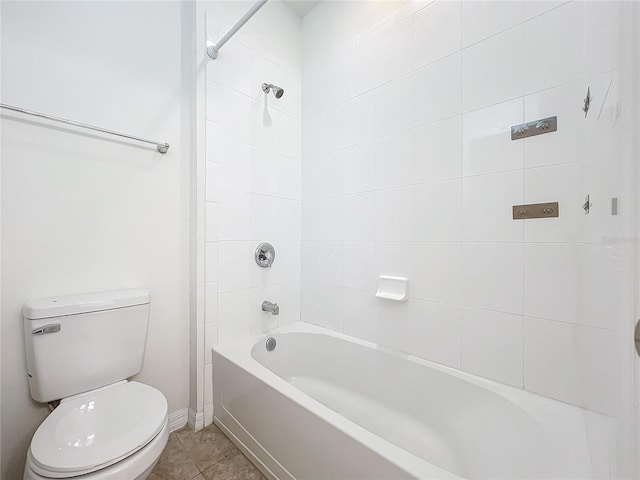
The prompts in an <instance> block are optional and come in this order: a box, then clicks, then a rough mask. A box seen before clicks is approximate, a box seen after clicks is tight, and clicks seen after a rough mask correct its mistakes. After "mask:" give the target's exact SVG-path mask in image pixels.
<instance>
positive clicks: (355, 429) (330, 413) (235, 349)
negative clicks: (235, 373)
mask: <svg viewBox="0 0 640 480" xmlns="http://www.w3.org/2000/svg"><path fill="white" fill-rule="evenodd" d="M287 333H308V334H313V335H326V336H329V337H334V338H337V339H339V340H343V341H346V342H350V343H354V344H357V345H360V346H363V347H367V348H372V349H374V350H377V351H380V352H381V353H384V354H388V355H391V356H393V357H396V358H399V359H402V360H407V361H410V362H413V363H416V364H418V365H420V366H422V367H426V368H432V369H434V370H436V371H438V372H441V373H444V374H448V375H451V376H453V377H454V378H457V379H460V380H462V381H465V382H469V383H471V384H472V385H476V386H478V387H480V388H483V389H486V390H488V391H490V392H492V393H494V394H496V395H498V396H499V397H501V398H502V399H504V400H506V401H508V402H510V403H513V404H515V405H517V406H518V407H520V408H521V409H522V410H523V411H524V412H526V413H527V414H528V415H531V416H533V417H534V418H535V417H536V413H538V414H540V410H542V411H544V410H546V409H552V410H553V411H555V410H558V409H559V412H561V413H563V414H564V413H566V414H567V415H571V416H574V417H575V418H574V421H577V422H579V425H580V429H579V431H578V430H575V431H572V435H573V436H574V437H575V438H576V439H578V438H579V439H580V443H581V446H582V447H583V448H586V450H585V452H584V453H585V455H586V458H587V460H588V461H587V462H586V463H585V465H584V467H586V468H587V469H588V470H589V472H590V476H589V477H587V478H593V474H594V465H593V458H592V452H591V446H590V441H589V437H588V431H587V428H588V426H587V419H586V417H585V412H590V413H594V414H597V415H602V414H600V413H598V412H591V411H590V410H586V409H583V408H581V407H578V406H576V405H572V404H569V403H565V402H562V401H560V400H556V399H553V398H550V397H547V396H544V395H541V394H538V393H535V392H530V391H528V390H524V389H522V388H518V387H515V386H511V385H507V384H503V383H500V382H497V381H494V380H491V379H488V378H484V377H480V376H477V375H474V374H471V373H468V372H464V371H462V370H458V369H456V368H453V367H449V366H446V365H442V364H438V363H435V362H432V361H429V360H425V359H423V358H420V357H416V356H415V355H411V354H409V353H404V352H399V351H396V350H392V349H390V348H387V347H384V346H381V345H377V344H375V343H373V342H370V341H367V340H362V339H359V338H356V337H351V336H349V335H346V334H343V333H341V332H336V331H334V330H329V329H327V328H324V327H321V326H317V325H313V324H309V323H306V322H295V323H292V324H289V325H286V326H282V327H278V328H274V329H270V330H267V331H266V332H264V333H261V334H257V335H252V336H251V337H247V338H244V339H242V340H238V341H235V342H230V343H226V344H223V345H219V346H216V347H214V348H213V349H212V350H213V360H214V361H215V356H216V355H220V356H222V357H224V358H225V359H227V360H228V361H230V362H231V363H233V364H235V366H237V367H239V368H241V369H242V370H244V371H245V372H247V373H248V374H249V375H252V376H254V377H255V378H256V380H258V381H260V382H262V383H264V384H266V385H267V386H269V387H271V388H273V389H275V390H276V391H277V392H279V393H280V394H282V395H285V396H287V397H288V398H290V399H291V400H292V401H294V402H295V403H297V404H299V405H300V406H302V407H303V408H305V409H306V410H308V411H309V412H310V413H311V414H313V415H316V416H318V417H320V418H322V419H323V420H325V421H327V422H328V423H330V424H331V425H332V426H333V427H335V428H337V429H339V430H340V431H342V432H344V433H345V434H346V435H349V436H350V437H351V438H353V439H355V440H357V441H359V442H362V443H364V444H365V445H367V446H368V447H369V448H371V449H372V450H373V451H375V452H376V453H377V454H379V455H381V456H382V457H383V458H384V459H386V460H387V461H389V462H392V463H394V464H395V465H397V466H399V468H401V469H403V470H405V471H406V472H407V473H409V474H410V475H414V476H415V477H416V478H424V477H425V475H433V476H434V477H433V478H443V479H444V478H451V479H463V478H465V477H460V476H458V475H456V474H454V473H452V472H449V471H447V470H444V469H442V468H441V467H438V466H437V465H434V464H432V463H429V462H428V461H426V460H424V459H423V458H420V457H417V456H416V455H414V454H412V453H409V452H407V451H406V450H404V449H402V448H401V447H399V446H396V445H395V444H393V443H391V442H389V441H387V440H385V439H384V438H382V437H380V436H378V435H376V434H375V433H373V432H371V431H369V430H367V429H366V428H364V427H362V426H360V425H358V424H357V423H355V422H354V421H352V420H349V419H348V418H346V417H343V416H342V415H341V414H339V413H337V412H336V411H334V410H332V409H331V408H329V407H327V406H325V405H324V404H322V403H321V402H320V401H318V400H316V399H314V398H313V397H311V396H310V395H308V394H306V393H304V392H303V391H301V390H299V389H298V388H296V387H295V386H294V385H292V384H291V383H289V382H287V381H286V380H285V379H283V378H282V377H280V376H279V375H277V374H276V373H275V372H273V371H272V370H270V369H269V368H268V367H266V366H265V365H263V364H262V363H260V362H259V361H258V360H257V359H256V358H254V357H253V355H252V352H253V348H254V346H256V345H258V344H259V343H261V342H264V341H265V340H266V339H267V338H268V337H270V336H275V335H278V334H287ZM214 396H215V386H214ZM215 403H216V402H214V404H215ZM523 407H524V408H523ZM228 413H231V412H228ZM602 416H605V415H602ZM605 417H606V416H605ZM215 418H216V417H215V411H214V419H215ZM607 418H611V417H607ZM245 448H246V447H245Z"/></svg>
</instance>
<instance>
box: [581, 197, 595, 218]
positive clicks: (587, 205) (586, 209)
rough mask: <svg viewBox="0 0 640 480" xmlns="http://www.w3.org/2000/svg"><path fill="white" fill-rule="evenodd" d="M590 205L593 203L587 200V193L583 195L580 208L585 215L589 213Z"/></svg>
mask: <svg viewBox="0 0 640 480" xmlns="http://www.w3.org/2000/svg"><path fill="white" fill-rule="evenodd" d="M592 206H593V204H592V203H591V202H590V201H589V195H587V196H586V197H584V203H583V204H582V209H583V210H584V214H585V215H589V212H590V211H591V207H592Z"/></svg>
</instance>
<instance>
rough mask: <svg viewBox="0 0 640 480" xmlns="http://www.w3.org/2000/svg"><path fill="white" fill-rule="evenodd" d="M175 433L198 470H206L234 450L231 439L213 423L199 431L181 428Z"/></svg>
mask: <svg viewBox="0 0 640 480" xmlns="http://www.w3.org/2000/svg"><path fill="white" fill-rule="evenodd" d="M175 434H176V437H177V438H178V440H179V441H180V443H181V444H182V445H183V446H184V448H185V449H186V450H187V451H188V452H189V457H190V458H191V460H192V461H193V462H194V463H195V464H196V465H197V466H198V468H199V469H200V471H204V470H206V469H207V468H209V467H210V466H211V465H213V464H214V463H217V462H219V461H220V460H222V459H223V458H224V457H226V456H228V455H229V454H231V453H232V452H234V451H235V450H236V447H235V446H234V445H233V444H232V443H231V441H229V439H228V438H227V437H226V436H225V435H224V434H223V433H222V432H221V431H220V430H219V429H218V427H216V426H215V425H211V426H209V427H207V428H205V429H203V430H200V431H199V432H193V431H192V430H190V429H188V428H186V429H185V428H183V429H181V430H178V431H177V432H175Z"/></svg>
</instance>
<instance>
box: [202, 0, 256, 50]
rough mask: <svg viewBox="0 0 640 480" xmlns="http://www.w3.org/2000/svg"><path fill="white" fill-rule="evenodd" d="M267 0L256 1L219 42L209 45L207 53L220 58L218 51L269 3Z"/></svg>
mask: <svg viewBox="0 0 640 480" xmlns="http://www.w3.org/2000/svg"><path fill="white" fill-rule="evenodd" d="M267 1H268V0H258V1H257V2H256V3H254V4H253V6H252V7H251V8H250V9H249V10H247V13H245V14H244V15H243V16H242V18H241V19H240V20H238V21H237V22H236V23H235V25H234V26H233V27H231V28H230V29H229V31H228V32H227V33H225V34H224V36H223V37H222V38H221V39H220V40H218V42H217V43H215V44H213V45H209V46H208V47H207V55H209V56H210V57H211V58H213V59H214V60H215V59H216V58H218V52H219V51H220V49H221V48H222V47H223V46H224V44H225V43H227V42H228V41H229V39H230V38H231V37H233V36H234V35H235V34H236V32H237V31H238V30H240V29H241V28H242V26H243V25H244V24H245V23H247V22H248V21H249V19H250V18H251V17H253V16H254V15H255V14H256V12H257V11H258V10H260V9H261V8H262V7H263V6H264V4H265V3H267Z"/></svg>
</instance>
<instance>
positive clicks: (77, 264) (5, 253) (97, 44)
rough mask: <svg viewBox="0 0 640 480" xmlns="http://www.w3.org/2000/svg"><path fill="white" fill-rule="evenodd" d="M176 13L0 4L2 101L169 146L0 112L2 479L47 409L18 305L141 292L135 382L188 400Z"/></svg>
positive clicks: (183, 145)
mask: <svg viewBox="0 0 640 480" xmlns="http://www.w3.org/2000/svg"><path fill="white" fill-rule="evenodd" d="M182 12H183V7H182V6H181V5H180V3H179V2H2V102H4V103H9V104H15V105H18V106H21V107H24V108H28V109H33V110H36V111H42V112H46V113H49V114H52V115H57V116H61V117H67V118H70V119H73V120H77V121H81V122H87V123H91V124H95V125H100V126H103V127H106V128H111V129H114V130H119V131H123V132H127V133H132V134H137V135H140V136H145V137H150V138H153V139H159V140H162V141H167V142H168V143H170V144H171V149H170V150H169V153H167V154H166V155H160V154H159V153H157V152H155V151H154V149H153V147H151V148H146V147H141V146H140V145H139V144H136V143H132V142H124V141H123V142H119V141H114V140H113V139H112V138H110V137H104V138H103V137H101V136H98V135H91V134H87V133H75V130H74V129H66V128H61V127H59V126H47V124H46V122H42V121H39V120H38V121H34V120H32V119H28V118H25V117H20V116H18V115H13V114H7V113H6V112H3V113H2V122H1V126H2V145H1V153H2V170H1V175H2V224H1V227H2V259H1V260H2V289H1V294H2V320H1V327H2V328H1V330H2V435H1V437H2V459H3V464H2V475H1V476H2V479H6V480H10V479H11V480H13V479H17V478H21V476H22V470H23V466H24V460H25V455H26V451H27V448H28V445H29V441H30V439H31V435H32V434H33V432H34V431H35V429H36V428H37V426H38V425H39V424H40V422H41V421H42V420H43V419H44V417H45V416H46V412H47V409H46V407H45V406H43V405H39V404H36V403H34V402H33V401H32V400H31V399H30V397H29V391H28V385H27V380H26V370H25V359H24V348H23V344H24V340H23V333H22V319H21V307H22V305H23V303H24V302H25V301H26V300H27V299H29V298H34V297H42V296H49V295H64V294H70V293H78V292H85V291H96V290H106V289H115V288H125V287H136V286H144V287H147V288H149V289H150V291H151V317H150V323H149V336H148V342H147V353H146V357H145V365H144V369H143V371H142V373H141V374H140V375H139V376H138V380H140V381H142V382H145V383H148V384H150V385H153V386H155V387H157V388H159V389H160V390H161V391H162V392H163V393H164V394H165V396H166V397H167V399H168V401H169V411H170V412H175V411H177V410H180V409H183V408H186V407H187V405H188V396H189V385H188V382H189V373H188V369H189V364H188V361H189V360H188V355H189V343H188V342H189V338H188V335H189V296H188V275H189V270H188V269H189V262H188V255H189V251H188V246H189V244H188V235H189V204H188V202H189V149H188V141H186V139H188V132H189V123H188V118H189V112H188V106H187V104H186V98H188V97H187V93H188V91H189V89H190V88H191V85H190V83H186V82H185V83H183V82H184V79H183V74H182V50H181V49H182V46H183V45H182V44H183V38H182V33H183V32H182V29H181V22H182V18H181V17H182ZM185 119H186V120H185ZM79 361H81V359H79Z"/></svg>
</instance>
